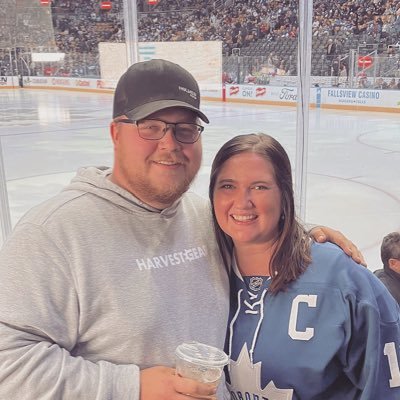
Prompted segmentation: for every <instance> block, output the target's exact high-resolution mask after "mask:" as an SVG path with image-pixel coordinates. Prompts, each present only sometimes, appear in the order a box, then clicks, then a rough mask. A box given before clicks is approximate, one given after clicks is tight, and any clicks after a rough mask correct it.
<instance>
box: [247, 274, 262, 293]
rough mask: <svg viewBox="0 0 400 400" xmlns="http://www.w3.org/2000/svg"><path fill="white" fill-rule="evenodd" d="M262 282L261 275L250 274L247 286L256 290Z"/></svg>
mask: <svg viewBox="0 0 400 400" xmlns="http://www.w3.org/2000/svg"><path fill="white" fill-rule="evenodd" d="M262 284H263V278H261V276H252V277H251V278H250V282H249V287H250V289H251V290H253V291H254V292H258V291H259V290H260V289H261V286H262Z"/></svg>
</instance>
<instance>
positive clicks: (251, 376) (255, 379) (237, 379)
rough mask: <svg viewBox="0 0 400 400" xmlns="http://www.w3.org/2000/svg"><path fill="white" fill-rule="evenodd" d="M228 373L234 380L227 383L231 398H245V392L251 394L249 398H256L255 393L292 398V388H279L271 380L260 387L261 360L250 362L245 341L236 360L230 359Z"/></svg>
mask: <svg viewBox="0 0 400 400" xmlns="http://www.w3.org/2000/svg"><path fill="white" fill-rule="evenodd" d="M229 375H230V378H231V382H234V385H229V384H228V385H227V386H228V389H229V391H230V393H231V396H232V397H231V398H232V400H237V399H242V398H243V399H245V398H246V399H247V397H246V396H248V395H246V393H249V394H250V396H253V397H250V398H257V397H255V396H254V395H257V396H258V397H259V398H260V399H262V398H267V399H268V400H292V399H293V389H279V388H277V387H276V386H275V384H274V382H273V381H270V382H269V383H268V385H266V386H265V387H264V389H262V388H261V384H260V380H261V361H260V362H258V363H256V364H252V363H251V361H250V357H249V352H248V350H247V344H246V343H245V344H244V345H243V347H242V350H241V352H240V354H239V357H238V359H237V361H233V360H231V361H230V370H229Z"/></svg>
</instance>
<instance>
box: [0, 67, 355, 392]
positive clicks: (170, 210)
mask: <svg viewBox="0 0 400 400" xmlns="http://www.w3.org/2000/svg"><path fill="white" fill-rule="evenodd" d="M199 106H200V91H199V87H198V85H197V82H196V81H195V79H194V78H193V76H192V75H191V74H189V73H188V72H187V71H186V70H184V69H183V68H181V67H180V66H178V65H176V64H173V63H170V62H167V61H163V60H152V61H148V62H143V63H138V64H135V65H133V66H131V67H130V68H129V69H128V70H127V71H126V72H125V74H123V75H122V77H121V78H120V80H119V82H118V85H117V88H116V90H115V96H114V112H113V121H112V122H111V125H110V131H111V138H112V141H113V146H114V165H113V168H112V169H108V168H105V167H103V168H94V167H89V168H82V169H80V170H79V171H78V174H77V176H76V177H75V178H74V179H73V180H72V182H71V184H70V185H69V186H68V187H66V188H65V189H64V191H62V192H61V193H60V194H58V195H57V196H56V197H55V198H53V199H51V200H49V201H47V202H45V203H44V204H41V205H39V206H37V207H35V208H33V209H32V210H31V211H30V212H29V213H28V214H27V215H26V216H25V217H24V218H23V219H22V220H21V221H20V222H19V223H18V225H17V226H16V228H15V229H14V232H13V234H12V235H11V237H10V239H9V240H8V241H7V243H6V244H5V245H4V247H3V249H2V252H1V255H0V274H1V275H0V276H1V279H0V365H1V367H0V399H18V400H24V399H29V400H37V399H57V400H64V399H68V400H78V399H84V400H94V399H96V400H103V399H104V400H105V399H112V400H120V399H129V400H138V399H139V398H140V399H141V400H164V399H168V400H184V399H187V400H193V399H197V398H199V396H214V395H215V387H214V386H213V385H209V384H200V383H198V382H195V381H193V380H189V379H185V378H182V377H179V376H177V375H175V374H174V372H175V371H174V369H173V368H172V367H173V366H174V351H175V348H176V346H177V345H179V344H180V343H181V342H183V341H188V340H196V341H199V342H203V343H206V344H209V345H213V346H216V347H219V348H222V347H223V341H224V337H225V330H226V321H227V314H228V279H227V274H226V271H225V270H224V268H223V267H222V261H221V259H220V255H219V253H218V251H217V245H216V241H215V238H214V235H213V230H212V226H211V219H210V214H209V211H210V210H209V204H208V203H207V202H206V201H205V200H204V199H202V198H200V197H199V196H197V195H194V194H193V193H189V192H187V190H188V188H189V185H190V183H191V182H192V180H193V179H194V177H195V175H196V173H197V172H198V170H199V167H200V163H201V156H202V147H201V132H202V130H203V127H202V126H201V124H200V120H202V121H204V122H206V123H208V118H207V117H206V116H205V115H204V114H203V113H202V112H201V111H200V109H199ZM315 232H316V234H315V235H318V237H319V236H322V239H321V240H324V231H323V230H321V229H317V230H316V231H315ZM325 234H328V235H329V237H328V238H329V239H332V240H333V239H335V242H336V243H338V244H339V245H341V247H344V249H345V251H347V252H352V253H353V257H355V258H359V253H358V251H357V249H356V248H355V247H354V245H353V244H352V243H351V242H349V241H347V240H346V239H345V238H344V237H343V235H341V234H340V233H339V232H336V231H333V230H329V229H327V230H325ZM332 235H333V236H332ZM189 394H190V395H192V397H189V396H188V395H189Z"/></svg>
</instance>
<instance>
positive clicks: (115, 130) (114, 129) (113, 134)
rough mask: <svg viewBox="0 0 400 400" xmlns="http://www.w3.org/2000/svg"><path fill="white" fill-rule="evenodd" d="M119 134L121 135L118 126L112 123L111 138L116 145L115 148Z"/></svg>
mask: <svg viewBox="0 0 400 400" xmlns="http://www.w3.org/2000/svg"><path fill="white" fill-rule="evenodd" d="M118 134H119V127H118V124H117V123H116V122H114V121H111V123H110V136H111V140H112V141H113V143H114V146H115V145H116V143H117V142H118V139H119V138H118Z"/></svg>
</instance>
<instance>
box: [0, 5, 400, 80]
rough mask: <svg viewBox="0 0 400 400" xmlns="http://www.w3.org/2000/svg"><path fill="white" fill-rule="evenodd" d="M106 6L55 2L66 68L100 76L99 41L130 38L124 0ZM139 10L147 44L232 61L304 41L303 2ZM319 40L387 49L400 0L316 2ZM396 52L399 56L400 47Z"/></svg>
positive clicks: (397, 28)
mask: <svg viewBox="0 0 400 400" xmlns="http://www.w3.org/2000/svg"><path fill="white" fill-rule="evenodd" d="M6 1H9V0H6ZM100 3H101V2H100V1H99V0H86V1H84V2H82V1H81V0H53V1H52V4H51V10H52V18H53V27H54V37H55V45H56V47H57V49H58V50H59V51H62V52H65V53H67V57H66V59H67V63H66V64H67V65H65V66H64V68H65V69H66V70H71V71H75V72H76V73H78V74H79V71H80V70H82V69H83V66H84V65H86V63H87V62H88V61H89V62H91V63H92V69H93V72H95V71H97V70H98V66H97V59H96V58H97V52H98V43H99V42H102V41H106V42H122V41H124V40H125V38H124V29H123V1H122V0H112V8H111V10H109V11H104V10H101V8H100ZM138 11H139V13H138V34H139V41H142V42H146V41H192V40H196V41H197V40H221V41H222V43H223V52H224V55H231V54H232V51H233V50H234V49H245V48H246V47H248V46H249V45H250V44H251V43H255V42H257V41H271V42H273V41H276V40H278V39H279V38H288V39H291V40H293V41H294V42H296V41H297V37H298V18H297V15H298V9H297V2H294V1H289V0H226V1H223V0H220V1H219V2H217V1H211V0H159V1H158V2H157V3H156V4H155V5H149V3H148V1H147V0H140V1H138ZM0 12H1V11H0ZM1 22H2V20H1V18H0V25H1ZM312 34H313V36H314V38H321V37H326V38H334V39H336V40H337V43H338V47H337V50H336V52H337V53H339V52H340V43H343V41H344V40H346V38H348V37H350V36H354V35H356V36H358V37H362V38H363V40H365V42H369V43H381V42H384V43H385V49H387V46H386V45H388V44H394V45H395V44H400V0H370V1H365V0H336V1H332V0H314V9H313V26H312ZM327 40H328V39H327ZM391 49H394V50H393V51H394V54H393V55H394V56H395V55H397V54H398V51H397V50H396V47H391ZM396 51H397V53H396ZM265 57H267V58H269V59H270V61H271V63H272V66H273V67H275V68H276V70H277V71H278V70H279V72H280V74H287V73H290V72H291V71H289V67H288V66H287V65H285V62H284V61H283V60H282V59H281V58H280V56H279V54H276V53H275V54H274V55H273V57H272V56H271V55H270V54H265ZM84 72H85V73H86V72H87V71H84Z"/></svg>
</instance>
